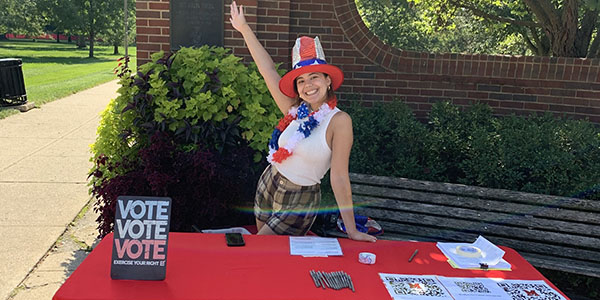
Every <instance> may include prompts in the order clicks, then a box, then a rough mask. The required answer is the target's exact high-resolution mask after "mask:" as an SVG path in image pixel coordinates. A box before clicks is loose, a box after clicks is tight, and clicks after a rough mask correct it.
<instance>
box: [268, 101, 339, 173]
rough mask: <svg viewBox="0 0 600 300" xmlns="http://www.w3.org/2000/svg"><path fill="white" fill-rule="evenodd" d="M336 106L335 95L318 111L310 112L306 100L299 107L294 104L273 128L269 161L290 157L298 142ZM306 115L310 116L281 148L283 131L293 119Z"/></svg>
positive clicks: (302, 117) (308, 134) (278, 161)
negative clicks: (280, 139)
mask: <svg viewBox="0 0 600 300" xmlns="http://www.w3.org/2000/svg"><path fill="white" fill-rule="evenodd" d="M336 106H337V98H335V97H334V98H332V99H331V100H329V101H327V103H323V105H321V107H319V109H318V110H317V111H313V112H311V113H310V114H309V113H308V106H307V104H306V102H302V104H300V106H298V107H296V106H294V107H292V108H290V110H289V112H288V114H287V115H285V116H284V117H283V118H281V120H279V123H278V124H277V126H275V130H273V133H272V134H271V140H270V141H269V155H268V156H267V161H269V163H273V162H276V163H281V162H282V161H284V160H285V159H286V158H288V157H290V156H291V155H292V153H293V152H294V149H295V148H296V145H297V144H298V142H300V141H301V140H303V139H305V138H307V137H308V136H310V133H311V132H312V131H313V130H314V129H315V128H317V126H319V124H320V123H321V121H323V119H324V118H325V116H327V115H328V114H329V113H330V112H331V111H332V110H333V109H334V108H335V107H336ZM306 117H308V119H307V120H306V121H304V122H303V123H302V124H300V126H299V127H298V130H297V131H296V132H294V134H293V135H292V136H291V137H290V139H289V140H288V141H287V143H286V144H285V146H283V147H281V148H280V147H279V137H280V136H281V133H282V132H283V131H284V130H285V129H286V128H287V127H288V126H289V125H290V124H291V123H292V121H293V120H296V119H300V120H301V119H304V118H306Z"/></svg>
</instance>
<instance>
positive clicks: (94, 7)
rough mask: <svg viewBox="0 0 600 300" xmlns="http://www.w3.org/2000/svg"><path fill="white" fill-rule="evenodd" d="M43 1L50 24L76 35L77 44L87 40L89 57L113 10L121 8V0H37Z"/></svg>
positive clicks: (105, 28)
mask: <svg viewBox="0 0 600 300" xmlns="http://www.w3.org/2000/svg"><path fill="white" fill-rule="evenodd" d="M0 1H3V0H0ZM38 1H40V2H43V3H44V5H43V7H44V12H45V14H46V15H47V16H48V18H49V19H50V20H51V23H52V25H54V26H56V27H57V28H60V29H61V30H63V31H65V32H70V33H73V34H75V35H78V40H77V44H78V46H79V47H85V36H87V39H88V41H89V45H90V48H89V55H88V56H89V57H94V44H95V41H96V39H97V36H98V35H99V34H102V33H104V32H105V31H106V30H107V29H108V27H109V25H110V23H111V22H112V18H113V13H112V12H114V11H115V10H119V9H121V11H122V6H123V1H122V0H106V1H101V0H38Z"/></svg>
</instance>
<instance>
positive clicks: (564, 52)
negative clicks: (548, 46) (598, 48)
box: [544, 0, 579, 57]
mask: <svg viewBox="0 0 600 300" xmlns="http://www.w3.org/2000/svg"><path fill="white" fill-rule="evenodd" d="M577 10H578V3H577V0H565V1H564V2H563V7H562V15H558V13H559V12H557V15H556V16H555V18H552V22H551V23H550V24H547V26H544V28H545V29H546V33H547V34H548V35H549V38H550V41H551V43H552V53H553V54H554V56H563V57H575V56H576V52H575V38H576V37H577V26H578V22H579V20H578V12H577Z"/></svg>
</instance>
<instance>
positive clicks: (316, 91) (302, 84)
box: [296, 72, 331, 109]
mask: <svg viewBox="0 0 600 300" xmlns="http://www.w3.org/2000/svg"><path fill="white" fill-rule="evenodd" d="M330 85H331V78H329V76H327V75H326V74H324V73H320V72H314V73H305V74H302V75H300V76H298V77H296V88H297V89H298V95H300V98H301V99H302V100H304V101H306V102H308V103H309V104H311V106H313V109H315V108H316V109H318V108H319V107H320V105H321V104H322V103H323V102H325V101H327V99H328V96H327V89H328V88H329V86H330Z"/></svg>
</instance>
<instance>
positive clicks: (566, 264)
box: [521, 253, 600, 278]
mask: <svg viewBox="0 0 600 300" xmlns="http://www.w3.org/2000/svg"><path fill="white" fill-rule="evenodd" d="M521 256H523V257H524V258H525V259H526V260H527V261H528V262H529V263H531V264H532V265H534V266H536V267H539V268H545V269H550V270H558V271H563V272H571V273H577V274H582V275H585V276H590V277H598V278H600V273H598V270H600V264H595V263H590V262H581V261H576V260H570V259H566V258H561V260H560V261H556V260H549V259H547V258H546V257H545V256H541V255H537V254H531V253H524V254H523V255H521Z"/></svg>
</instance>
